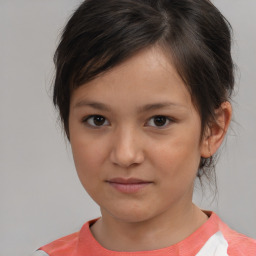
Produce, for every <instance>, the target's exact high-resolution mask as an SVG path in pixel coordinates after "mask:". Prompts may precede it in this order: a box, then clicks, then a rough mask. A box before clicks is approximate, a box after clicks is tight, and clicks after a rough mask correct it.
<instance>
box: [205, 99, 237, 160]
mask: <svg viewBox="0 0 256 256" xmlns="http://www.w3.org/2000/svg"><path fill="white" fill-rule="evenodd" d="M231 117H232V107H231V104H230V103H229V102H228V101H225V102H223V103H222V104H221V106H220V107H219V108H218V109H216V110H215V120H214V122H212V124H210V125H209V126H208V127H207V129H206V132H205V135H204V138H203V141H202V146H201V156H202V157H204V158H209V157H211V156H212V155H213V154H214V153H215V152H216V151H217V150H218V148H219V147H220V145H221V144H222V142H223V140H224V138H225V135H226V133H227V130H228V127H229V124H230V121H231Z"/></svg>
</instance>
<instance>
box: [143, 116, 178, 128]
mask: <svg viewBox="0 0 256 256" xmlns="http://www.w3.org/2000/svg"><path fill="white" fill-rule="evenodd" d="M156 117H165V118H166V121H167V124H165V125H163V126H157V125H147V126H150V127H154V128H157V129H164V128H166V127H169V126H170V125H171V124H172V123H174V122H175V119H174V118H172V117H168V116H165V115H155V116H152V117H150V118H149V119H148V120H147V122H146V124H147V123H149V121H150V120H152V119H154V118H156Z"/></svg>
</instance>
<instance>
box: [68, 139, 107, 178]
mask: <svg viewBox="0 0 256 256" xmlns="http://www.w3.org/2000/svg"><path fill="white" fill-rule="evenodd" d="M71 147H72V152H73V158H74V162H75V166H76V170H77V173H78V175H79V177H80V178H81V179H86V177H89V176H93V175H95V174H96V173H97V171H98V166H100V165H101V163H102V161H103V155H104V152H103V150H104V148H103V147H102V146H101V145H98V144H97V143H95V141H91V140H88V139H79V138H78V139H75V140H73V141H71Z"/></svg>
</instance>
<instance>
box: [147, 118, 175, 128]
mask: <svg viewBox="0 0 256 256" xmlns="http://www.w3.org/2000/svg"><path fill="white" fill-rule="evenodd" d="M171 121H172V120H171V119H170V118H168V117H166V116H154V117H152V118H150V119H149V121H148V123H147V125H148V126H153V127H159V128H162V127H165V126H167V125H169V124H170V123H171Z"/></svg>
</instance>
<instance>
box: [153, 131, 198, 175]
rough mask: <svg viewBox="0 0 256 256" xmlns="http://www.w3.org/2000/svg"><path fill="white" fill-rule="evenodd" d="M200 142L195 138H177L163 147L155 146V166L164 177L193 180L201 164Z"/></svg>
mask: <svg viewBox="0 0 256 256" xmlns="http://www.w3.org/2000/svg"><path fill="white" fill-rule="evenodd" d="M196 137H197V136H196ZM198 141H199V139H198V140H197V138H194V137H193V136H177V137H175V138H174V139H172V140H169V141H167V142H166V143H164V144H162V146H161V147H159V145H158V146H155V147H154V148H155V150H154V152H153V154H152V159H154V160H155V161H154V164H155V165H157V166H158V168H159V169H161V170H162V172H161V173H162V175H163V176H169V177H170V178H175V177H176V178H179V177H180V178H181V179H191V177H194V176H195V174H196V172H197V169H198V166H199V162H200V148H199V143H198Z"/></svg>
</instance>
